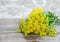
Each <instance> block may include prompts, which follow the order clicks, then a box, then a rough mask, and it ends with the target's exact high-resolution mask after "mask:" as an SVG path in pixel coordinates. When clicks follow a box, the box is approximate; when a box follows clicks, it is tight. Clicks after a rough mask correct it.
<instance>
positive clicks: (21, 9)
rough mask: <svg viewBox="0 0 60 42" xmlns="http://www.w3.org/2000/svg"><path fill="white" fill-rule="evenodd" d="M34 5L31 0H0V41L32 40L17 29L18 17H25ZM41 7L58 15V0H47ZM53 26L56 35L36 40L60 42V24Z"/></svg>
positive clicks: (59, 3)
mask: <svg viewBox="0 0 60 42" xmlns="http://www.w3.org/2000/svg"><path fill="white" fill-rule="evenodd" d="M38 2H39V1H38ZM34 7H36V5H35V4H34V3H33V1H32V0H0V42H29V41H30V42H34V41H32V40H27V39H25V38H24V35H23V34H22V33H19V32H18V30H17V26H18V24H19V20H20V18H21V17H22V16H23V17H26V16H27V14H28V12H30V10H31V9H32V8H34ZM42 8H43V10H50V11H53V12H55V13H56V15H58V16H59V17H60V0H47V3H46V4H45V6H44V7H42ZM55 28H56V30H57V36H56V37H48V36H45V37H38V39H37V40H36V41H37V42H60V25H57V26H55ZM36 41H35V42H36Z"/></svg>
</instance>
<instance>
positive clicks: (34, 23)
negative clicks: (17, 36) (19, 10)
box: [18, 7, 57, 36]
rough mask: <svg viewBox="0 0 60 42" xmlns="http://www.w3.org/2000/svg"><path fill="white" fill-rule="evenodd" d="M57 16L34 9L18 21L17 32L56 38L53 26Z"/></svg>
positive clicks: (40, 9)
mask: <svg viewBox="0 0 60 42" xmlns="http://www.w3.org/2000/svg"><path fill="white" fill-rule="evenodd" d="M56 21H57V16H55V15H54V13H52V12H50V11H44V12H43V11H42V8H36V7H35V8H34V9H33V10H32V12H31V13H30V14H29V15H28V17H27V18H23V19H21V20H20V25H19V26H18V30H19V31H20V32H22V33H23V34H25V35H30V34H35V35H40V36H46V35H48V36H56V30H55V28H54V25H55V23H56Z"/></svg>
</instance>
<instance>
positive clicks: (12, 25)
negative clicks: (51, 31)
mask: <svg viewBox="0 0 60 42" xmlns="http://www.w3.org/2000/svg"><path fill="white" fill-rule="evenodd" d="M19 20H20V19H0V42H29V41H30V42H31V41H33V40H27V39H25V38H24V37H25V36H24V35H23V34H22V33H19V32H18V30H17V26H18V24H19ZM56 30H57V32H58V34H57V36H56V37H48V36H45V37H38V39H37V42H60V26H56ZM35 42H36V41H35Z"/></svg>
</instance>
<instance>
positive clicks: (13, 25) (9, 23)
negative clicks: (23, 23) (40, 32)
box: [0, 18, 60, 33]
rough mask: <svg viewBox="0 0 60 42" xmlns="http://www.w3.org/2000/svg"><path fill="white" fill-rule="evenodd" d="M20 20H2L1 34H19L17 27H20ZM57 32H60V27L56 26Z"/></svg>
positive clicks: (0, 21)
mask: <svg viewBox="0 0 60 42" xmlns="http://www.w3.org/2000/svg"><path fill="white" fill-rule="evenodd" d="M19 20H20V19H18V18H16V19H0V33H4V32H18V31H17V26H18V25H19ZM55 28H56V30H57V32H60V25H57V26H55Z"/></svg>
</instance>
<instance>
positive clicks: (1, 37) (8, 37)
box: [0, 33, 60, 42]
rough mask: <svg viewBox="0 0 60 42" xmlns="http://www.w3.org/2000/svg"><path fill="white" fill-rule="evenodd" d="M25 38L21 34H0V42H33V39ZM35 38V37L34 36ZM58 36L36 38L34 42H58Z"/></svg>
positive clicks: (59, 36)
mask: <svg viewBox="0 0 60 42" xmlns="http://www.w3.org/2000/svg"><path fill="white" fill-rule="evenodd" d="M24 37H25V36H24V35H23V34H21V33H5V34H0V42H5V41H6V42H26V41H33V40H34V39H31V40H30V39H26V38H24ZM35 37H36V36H35ZM59 40H60V34H59V35H57V36H56V37H48V36H45V37H38V38H37V39H36V41H38V42H59Z"/></svg>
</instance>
